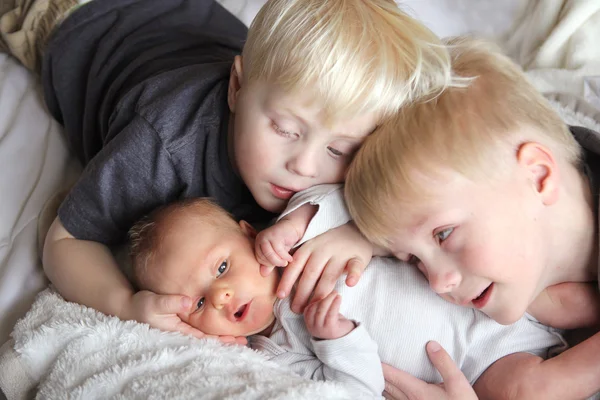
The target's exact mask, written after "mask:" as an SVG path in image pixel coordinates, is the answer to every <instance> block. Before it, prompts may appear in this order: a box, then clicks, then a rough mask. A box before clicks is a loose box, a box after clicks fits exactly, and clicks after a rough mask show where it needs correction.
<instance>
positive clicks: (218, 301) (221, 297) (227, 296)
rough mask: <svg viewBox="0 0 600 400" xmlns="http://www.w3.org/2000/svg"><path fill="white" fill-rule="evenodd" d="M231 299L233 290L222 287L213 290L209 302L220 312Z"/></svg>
mask: <svg viewBox="0 0 600 400" xmlns="http://www.w3.org/2000/svg"><path fill="white" fill-rule="evenodd" d="M232 299H233V289H231V288H229V287H222V288H217V289H214V290H213V291H212V293H211V299H210V301H211V302H212V303H213V306H214V307H215V308H216V309H217V310H221V309H222V308H223V307H225V305H227V304H229V302H230V301H231V300H232Z"/></svg>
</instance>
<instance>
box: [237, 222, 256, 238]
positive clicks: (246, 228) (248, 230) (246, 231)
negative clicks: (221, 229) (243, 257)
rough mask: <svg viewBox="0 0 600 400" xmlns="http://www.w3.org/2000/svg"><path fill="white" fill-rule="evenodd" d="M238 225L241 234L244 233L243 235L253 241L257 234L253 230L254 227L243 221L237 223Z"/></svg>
mask: <svg viewBox="0 0 600 400" xmlns="http://www.w3.org/2000/svg"><path fill="white" fill-rule="evenodd" d="M239 224H240V228H242V232H244V234H245V235H248V236H249V237H251V238H252V239H254V238H255V237H256V235H257V232H256V229H254V227H253V226H252V225H250V224H249V223H247V222H246V221H244V220H241V221H240V222H239Z"/></svg>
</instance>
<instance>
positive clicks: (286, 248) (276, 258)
mask: <svg viewBox="0 0 600 400" xmlns="http://www.w3.org/2000/svg"><path fill="white" fill-rule="evenodd" d="M298 240H300V232H299V231H298V229H296V227H295V226H294V224H293V223H292V222H291V221H289V220H286V219H282V220H281V221H279V222H277V223H276V224H275V225H273V226H271V227H269V228H267V229H265V230H263V231H261V232H260V233H259V234H258V235H256V240H255V242H254V246H255V253H256V259H257V260H258V262H259V263H260V264H261V268H260V272H261V274H262V275H263V276H267V275H269V274H270V273H271V271H273V268H275V267H285V266H287V265H288V263H289V262H291V261H292V260H293V258H292V256H291V255H290V249H291V248H292V246H293V245H295V244H296V243H298Z"/></svg>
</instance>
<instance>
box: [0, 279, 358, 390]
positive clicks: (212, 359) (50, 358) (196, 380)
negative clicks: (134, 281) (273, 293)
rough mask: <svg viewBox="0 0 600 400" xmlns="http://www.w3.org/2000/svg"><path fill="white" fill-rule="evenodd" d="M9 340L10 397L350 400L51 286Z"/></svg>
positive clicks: (237, 351)
mask: <svg viewBox="0 0 600 400" xmlns="http://www.w3.org/2000/svg"><path fill="white" fill-rule="evenodd" d="M12 337H13V340H12V341H10V342H8V344H7V345H5V346H4V348H3V349H2V352H1V353H0V371H2V372H3V373H2V374H0V387H1V388H2V390H4V392H5V393H6V395H7V397H8V399H9V400H11V399H24V398H32V397H33V396H34V395H33V393H35V392H36V391H37V398H41V399H58V398H60V399H66V398H68V399H85V400H91V399H107V398H116V399H192V398H193V399H228V398H229V399H311V400H312V399H351V398H353V396H352V394H351V393H349V392H347V391H346V389H345V388H343V387H341V386H339V385H337V384H335V383H333V382H316V381H310V380H305V379H303V378H300V377H298V376H296V375H294V374H293V373H292V372H290V371H289V370H287V369H284V368H282V367H281V366H280V365H278V364H275V363H274V362H270V361H267V359H266V358H265V357H263V356H262V355H261V354H259V353H258V352H255V351H254V350H251V349H249V348H246V347H241V346H226V345H223V344H221V343H219V342H217V341H216V340H198V339H195V338H192V337H186V336H183V335H180V334H178V333H166V332H161V331H159V330H156V329H151V328H149V327H148V325H145V324H140V323H137V322H132V321H127V322H124V321H121V320H119V319H117V318H114V317H108V316H106V315H103V314H101V313H99V312H97V311H95V310H92V309H90V308H87V307H83V306H80V305H77V304H74V303H69V302H66V301H65V300H64V299H62V297H60V296H59V295H58V294H57V293H56V292H55V291H54V290H53V289H51V288H50V289H47V290H45V291H43V292H42V293H40V294H39V295H38V297H37V298H36V301H35V303H34V304H33V307H32V309H31V310H30V311H29V312H28V313H27V316H26V317H25V318H24V319H22V320H21V321H19V322H18V323H17V325H16V326H15V329H14V331H13V333H12ZM11 342H12V343H11ZM11 345H13V346H14V347H13V346H11ZM36 387H38V388H37V389H36Z"/></svg>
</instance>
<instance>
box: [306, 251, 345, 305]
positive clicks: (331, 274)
mask: <svg viewBox="0 0 600 400" xmlns="http://www.w3.org/2000/svg"><path fill="white" fill-rule="evenodd" d="M343 272H344V265H343V264H342V263H340V262H339V261H334V260H329V261H328V262H327V264H326V265H325V268H324V269H323V272H322V274H321V277H320V278H319V282H318V283H317V285H316V287H315V289H314V294H313V298H315V299H321V298H323V297H325V296H327V295H328V294H329V293H331V292H332V291H333V288H334V287H335V284H336V283H337V280H338V279H339V278H340V276H341V275H342V273H343Z"/></svg>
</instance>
